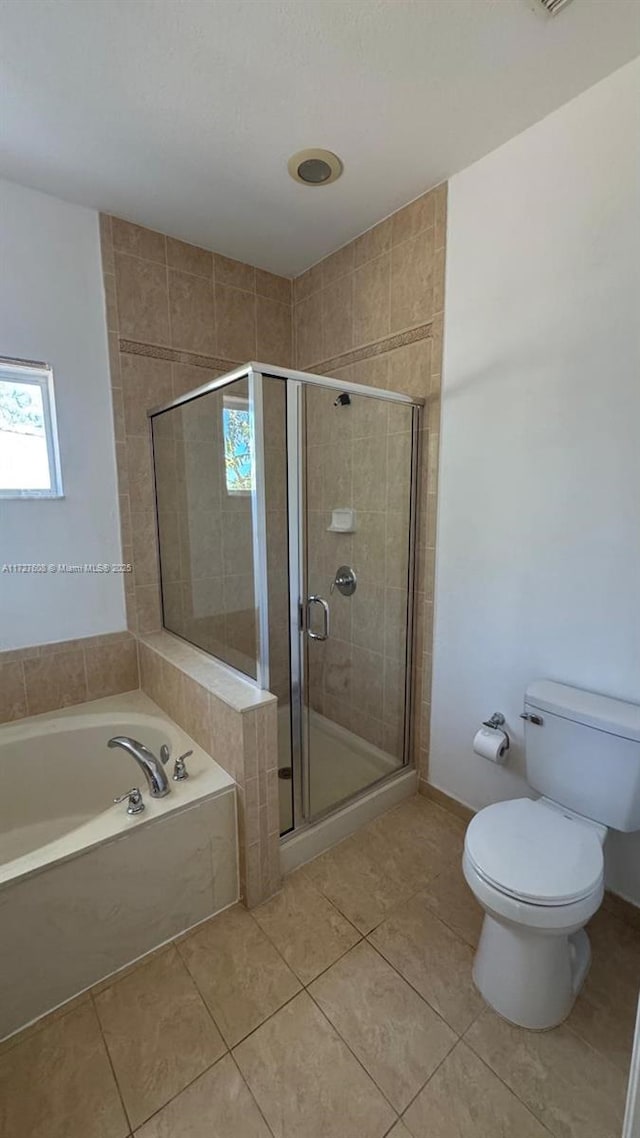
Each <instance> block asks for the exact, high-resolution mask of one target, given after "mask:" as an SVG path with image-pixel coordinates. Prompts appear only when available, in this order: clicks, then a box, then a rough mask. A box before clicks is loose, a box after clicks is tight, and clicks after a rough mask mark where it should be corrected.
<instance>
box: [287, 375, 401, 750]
mask: <svg viewBox="0 0 640 1138" xmlns="http://www.w3.org/2000/svg"><path fill="white" fill-rule="evenodd" d="M334 374H335V375H337V376H339V377H343V378H345V379H348V378H349V377H350V369H349V368H344V369H340V370H338V371H336V372H334ZM411 417H412V413H411V408H410V407H401V406H395V405H391V404H389V403H387V402H383V401H379V400H375V399H369V398H366V397H361V398H360V397H358V396H352V399H351V404H350V405H348V406H337V407H336V406H335V392H334V391H326V390H323V389H322V388H319V387H318V388H310V389H309V390H308V392H307V447H306V456H307V482H308V493H307V520H308V566H309V591H310V592H311V593H319V594H320V595H321V596H324V597H328V598H329V603H330V609H331V635H330V638H329V640H327V641H311V642H310V643H309V645H308V652H309V672H310V675H309V697H310V701H311V705H312V706H313V707H314V708H315V710H316V711H319V712H321V713H323V714H325V715H326V716H327V717H328V718H329V719H331V720H333V721H334V722H336V723H339V724H340V725H341V726H342V727H346V728H347V729H349V730H352V731H354V732H355V733H356V734H357V735H359V736H361V737H363V738H365V739H366V740H367V741H368V742H370V743H373V744H374V745H375V746H377V747H379V748H380V749H382V750H383V751H385V752H386V753H387V754H388V755H392V756H394V757H395V758H396V759H398V760H401V759H402V753H403V741H404V722H403V708H404V687H405V652H406V634H407V621H406V613H407V580H408V566H409V507H410V487H411ZM340 506H351V507H353V508H354V509H355V511H356V530H355V533H353V534H344V533H332V532H330V531H329V529H328V527H329V525H330V523H331V513H332V509H334V508H336V507H340ZM344 564H346V565H350V566H352V568H353V570H354V572H355V574H356V578H357V587H356V591H355V593H354V594H353V596H351V597H344V596H342V595H341V594H340V592H339V591H338V590H337V589H336V590H334V592H333V593H331V592H330V588H331V583H332V582H333V580H334V578H335V574H336V571H337V569H338V567H339V566H340V565H344Z"/></svg>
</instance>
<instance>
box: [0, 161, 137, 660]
mask: <svg viewBox="0 0 640 1138" xmlns="http://www.w3.org/2000/svg"><path fill="white" fill-rule="evenodd" d="M0 356H15V357H19V358H22V359H32V360H42V361H44V362H47V363H50V364H51V365H52V366H53V370H54V383H55V395H56V408H57V415H58V428H59V438H60V455H61V465H62V479H63V486H64V498H63V499H62V500H59V501H55V500H50V501H45V500H42V501H36V500H31V501H16V500H9V501H0V563H7V562H8V563H11V562H19V563H28V562H46V563H49V562H55V563H59V562H60V563H85V562H88V563H95V562H118V561H120V559H121V551H120V533H119V521H118V495H117V484H116V468H115V448H114V439H113V426H112V413H111V393H110V380H109V365H108V353H107V333H106V323H105V317H104V300H103V286H102V272H101V264H100V245H99V235H98V215H97V213H95V212H93V211H92V210H88V209H83V208H81V207H79V206H75V205H69V204H67V203H66V202H62V201H58V200H57V199H56V198H52V197H48V196H46V195H45V194H40V193H36V192H34V191H33V190H28V189H24V188H23V187H22V186H17V185H14V184H13V183H10V182H5V181H0ZM125 626H126V622H125V610H124V587H123V582H122V578H121V577H120V578H118V577H112V576H106V575H104V576H103V575H93V574H92V575H75V574H74V575H62V574H59V575H56V576H53V575H51V574H44V575H31V574H29V575H22V574H21V575H15V576H14V575H10V574H8V573H1V572H0V650H2V649H5V648H20V647H24V646H26V645H30V644H40V643H43V642H47V641H54V640H67V639H71V638H75V637H78V636H91V635H94V634H98V633H102V632H111V631H117V630H119V629H122V628H124V627H125Z"/></svg>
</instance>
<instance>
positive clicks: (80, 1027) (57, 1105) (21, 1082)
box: [0, 1003, 129, 1138]
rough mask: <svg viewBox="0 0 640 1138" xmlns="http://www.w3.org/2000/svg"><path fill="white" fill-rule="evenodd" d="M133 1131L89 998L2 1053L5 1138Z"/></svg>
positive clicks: (0, 1112)
mask: <svg viewBox="0 0 640 1138" xmlns="http://www.w3.org/2000/svg"><path fill="white" fill-rule="evenodd" d="M128 1133H129V1125H128V1123H127V1120H126V1118H125V1113H124V1110H123V1109H122V1103H121V1102H120V1096H119V1095H118V1088H117V1087H116V1083H115V1080H114V1078H113V1072H112V1070H111V1065H110V1063H109V1058H108V1056H107V1051H106V1048H105V1046H104V1042H103V1039H102V1035H101V1033H100V1026H99V1024H98V1020H97V1018H96V1014H95V1012H94V1010H93V1007H92V1006H91V1004H90V1003H86V1004H83V1005H82V1006H81V1007H79V1008H77V1010H75V1011H73V1012H69V1014H68V1015H65V1016H62V1017H61V1018H60V1019H57V1020H55V1022H53V1023H51V1024H50V1025H49V1026H48V1027H46V1028H44V1029H43V1030H42V1031H38V1032H37V1033H36V1034H35V1035H31V1036H30V1037H29V1038H28V1039H25V1040H24V1042H23V1043H20V1044H18V1046H16V1047H12V1048H11V1050H10V1051H7V1052H6V1053H5V1054H4V1055H3V1056H2V1057H1V1058H0V1135H1V1136H2V1138H124V1136H125V1135H126V1134H128Z"/></svg>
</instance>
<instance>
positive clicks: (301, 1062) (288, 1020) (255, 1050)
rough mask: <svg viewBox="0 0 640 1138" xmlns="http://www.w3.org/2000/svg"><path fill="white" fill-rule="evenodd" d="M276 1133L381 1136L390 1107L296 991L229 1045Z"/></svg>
mask: <svg viewBox="0 0 640 1138" xmlns="http://www.w3.org/2000/svg"><path fill="white" fill-rule="evenodd" d="M234 1056H235V1058H236V1059H237V1061H238V1066H239V1067H240V1070H241V1071H242V1074H243V1075H244V1077H245V1079H246V1080H247V1083H248V1084H249V1087H250V1088H251V1091H252V1092H253V1094H254V1096H255V1098H256V1100H257V1102H258V1105H259V1107H260V1109H261V1110H262V1113H263V1114H264V1116H265V1118H266V1120H267V1122H268V1123H269V1126H270V1127H271V1129H272V1131H273V1133H274V1135H275V1138H329V1136H332V1138H333V1136H334V1135H335V1136H336V1138H337V1136H338V1135H339V1138H382V1135H384V1134H386V1133H387V1131H388V1130H389V1129H390V1127H391V1126H392V1124H393V1122H394V1119H395V1115H394V1112H393V1111H392V1109H391V1107H390V1106H389V1104H388V1102H387V1101H386V1100H385V1099H384V1098H383V1096H382V1095H381V1094H380V1092H379V1090H378V1089H377V1088H376V1086H375V1084H374V1083H373V1082H372V1081H371V1079H370V1078H369V1076H368V1075H367V1074H366V1073H365V1072H364V1071H363V1070H362V1067H361V1066H360V1064H359V1063H358V1062H357V1060H356V1059H354V1057H353V1055H352V1054H351V1052H350V1051H349V1049H348V1048H347V1046H346V1045H345V1044H344V1043H343V1041H342V1040H341V1039H340V1037H339V1036H338V1035H337V1034H336V1032H335V1031H334V1029H333V1027H332V1026H331V1024H330V1023H329V1022H328V1021H327V1020H326V1019H325V1017H324V1016H323V1015H322V1012H320V1011H319V1009H318V1008H317V1007H316V1005H315V1004H314V1002H313V1000H311V999H310V997H309V996H308V995H307V993H306V992H302V993H301V994H300V995H299V996H297V997H296V998H295V1000H292V1001H291V1002H290V1003H289V1004H287V1006H286V1007H284V1008H282V1009H281V1010H280V1011H279V1012H278V1013H277V1014H276V1015H274V1016H273V1017H272V1018H271V1019H270V1020H268V1021H267V1023H264V1024H263V1025H262V1027H260V1028H258V1030H257V1031H255V1032H254V1033H253V1035H250V1036H249V1038H248V1039H245V1040H244V1042H243V1043H241V1044H240V1046H239V1047H237V1048H236V1050H235V1051H234Z"/></svg>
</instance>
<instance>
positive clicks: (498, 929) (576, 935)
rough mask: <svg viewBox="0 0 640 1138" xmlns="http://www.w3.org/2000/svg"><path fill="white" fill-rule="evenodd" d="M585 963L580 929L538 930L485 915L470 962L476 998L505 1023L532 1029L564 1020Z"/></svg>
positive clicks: (584, 936)
mask: <svg viewBox="0 0 640 1138" xmlns="http://www.w3.org/2000/svg"><path fill="white" fill-rule="evenodd" d="M590 963H591V946H590V944H589V937H588V936H587V934H586V932H585V930H584V929H578V930H577V931H576V932H571V933H560V934H558V933H557V932H555V933H553V934H551V935H549V933H548V932H547V933H539V932H537V931H536V930H534V929H532V928H521V927H518V926H516V925H512V924H508V923H503V922H502V921H498V920H496V919H495V918H494V917H492V916H489V914H486V915H485V918H484V924H483V926H482V933H481V936H480V943H479V944H478V950H477V952H476V956H475V960H474V962H473V979H474V981H475V984H476V987H477V988H478V990H479V992H480V994H481V996H483V998H484V999H485V1000H486V1001H487V1003H488V1004H490V1005H491V1007H492V1008H493V1009H494V1010H495V1011H496V1012H498V1014H499V1015H501V1016H502V1017H503V1018H504V1019H507V1020H509V1022H510V1023H514V1024H517V1025H518V1026H519V1027H527V1028H530V1029H532V1030H534V1031H544V1030H545V1029H547V1028H551V1027H557V1026H558V1024H560V1023H562V1022H563V1020H565V1019H566V1018H567V1016H568V1015H569V1012H570V1011H571V1009H572V1007H573V1004H574V1001H575V998H576V996H577V995H578V992H579V991H580V989H581V987H582V985H583V983H584V981H585V978H586V975H587V972H588V971H589V965H590Z"/></svg>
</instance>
